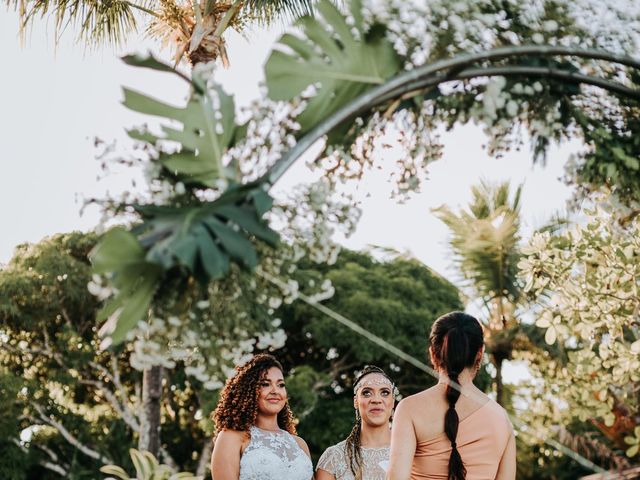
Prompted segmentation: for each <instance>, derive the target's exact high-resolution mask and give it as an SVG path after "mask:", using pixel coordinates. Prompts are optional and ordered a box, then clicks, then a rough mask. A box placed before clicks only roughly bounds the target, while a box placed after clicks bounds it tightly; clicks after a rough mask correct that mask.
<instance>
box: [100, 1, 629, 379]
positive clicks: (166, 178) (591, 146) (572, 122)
mask: <svg viewBox="0 0 640 480" xmlns="http://www.w3.org/2000/svg"><path fill="white" fill-rule="evenodd" d="M637 9H638V6H637V5H635V4H634V3H633V2H620V3H619V4H617V5H616V6H613V7H607V9H606V10H603V9H602V8H601V7H600V6H599V3H596V2H591V1H588V0H584V1H580V2H576V1H572V2H569V1H566V0H540V1H538V2H528V3H526V4H524V3H522V2H515V1H513V2H506V3H505V2H503V1H492V0H487V1H484V2H473V1H458V2H454V3H450V2H439V1H436V2H419V1H412V2H406V1H389V2H386V1H385V2H375V1H369V2H361V1H358V0H353V1H351V2H349V3H348V4H346V5H345V8H344V11H340V10H338V9H337V8H336V7H334V6H333V5H332V4H331V3H329V2H328V1H321V2H320V3H319V4H318V13H319V15H318V17H317V18H311V17H303V18H302V19H301V20H300V21H299V24H298V25H297V27H298V28H297V30H296V31H295V33H291V34H285V35H284V36H283V37H282V38H281V39H280V42H279V44H278V46H277V49H276V51H274V52H273V54H272V55H271V57H270V58H269V60H268V62H267V63H266V65H265V73H266V82H267V87H268V97H269V98H264V99H261V100H259V101H258V103H256V105H255V106H254V108H253V111H252V112H249V114H248V120H247V121H245V122H239V121H238V120H237V116H236V112H235V109H234V106H233V101H232V99H231V98H230V97H229V96H227V95H226V94H225V93H224V92H223V91H222V90H221V89H220V88H219V87H218V86H216V85H215V84H214V83H212V82H211V80H209V79H210V74H209V72H207V71H206V70H205V69H196V70H195V71H194V73H193V76H192V78H186V77H184V76H183V78H185V80H187V82H188V85H189V89H190V94H189V98H188V101H187V103H186V105H185V106H183V107H174V106H170V105H167V104H164V103H163V102H161V101H158V100H155V99H151V98H148V97H146V96H145V95H143V94H140V93H136V92H131V91H125V105H127V106H128V107H129V108H131V109H133V110H136V111H138V112H142V113H147V114H150V115H155V116H160V117H164V118H165V119H168V120H170V123H167V124H166V125H165V126H163V127H162V129H161V131H160V133H158V132H156V133H152V132H150V131H147V130H132V131H131V132H130V135H131V137H132V138H134V139H135V140H136V141H138V142H140V145H142V150H143V151H144V152H146V153H147V157H146V161H147V162H148V163H149V165H151V166H152V167H153V168H152V178H151V185H155V186H156V187H155V188H157V189H158V190H159V191H161V192H164V194H163V196H162V198H156V199H154V198H153V197H148V198H142V199H138V200H136V201H131V202H129V203H128V204H126V205H124V206H122V205H121V206H119V208H120V209H121V210H122V209H124V210H128V212H129V213H131V214H133V215H134V218H135V219H136V221H135V222H134V223H133V224H132V226H131V228H128V229H125V228H119V229H114V230H111V231H110V232H109V233H107V234H106V235H105V236H104V238H103V240H102V241H101V243H100V244H99V245H98V247H97V249H96V250H95V252H94V255H93V261H94V265H95V268H96V272H98V273H99V274H101V275H105V276H106V278H107V279H108V280H109V283H108V285H109V288H113V296H112V297H111V298H110V299H109V300H108V302H107V304H106V306H105V308H104V310H103V314H102V318H103V319H106V320H107V321H106V323H105V326H104V328H103V331H102V333H103V335H104V336H105V338H106V339H107V343H108V342H113V343H115V344H117V343H119V342H122V341H124V340H129V341H133V342H137V344H138V345H140V351H141V352H144V355H141V356H140V357H139V358H143V359H146V360H148V361H150V362H151V363H156V362H157V363H161V362H163V361H167V362H171V361H172V360H171V358H172V355H173V354H171V353H170V351H171V349H172V348H174V346H175V347H176V348H177V349H178V351H179V352H180V353H182V351H183V347H184V345H187V346H189V347H190V348H191V351H192V352H194V355H195V358H197V355H198V354H197V352H198V351H200V350H201V349H216V348H218V347H220V345H216V342H217V340H218V338H216V339H213V340H215V341H211V340H212V339H211V338H208V336H207V335H206V332H208V331H209V329H210V328H214V327H213V325H212V324H206V323H205V322H204V321H203V319H202V318H201V316H200V314H199V313H198V312H199V309H198V305H206V303H200V302H209V303H208V305H211V304H213V302H215V296H214V297H212V296H211V295H210V294H211V293H213V294H219V293H220V290H219V289H218V290H216V288H218V287H215V285H218V283H216V282H220V281H221V279H222V278H223V277H226V276H227V275H229V274H230V272H234V271H235V270H236V268H244V269H245V271H251V270H254V271H256V272H257V273H258V275H256V277H255V278H253V281H249V285H250V287H251V288H256V289H258V290H257V291H256V293H255V294H254V296H255V298H256V299H262V300H263V301H266V302H267V304H266V305H277V304H278V303H279V302H280V301H281V300H282V299H286V300H289V301H290V300H292V299H294V298H295V295H296V290H297V285H296V284H294V283H292V282H289V283H287V278H288V276H289V275H290V272H291V270H290V269H292V268H295V267H294V266H293V265H294V263H295V261H296V260H297V259H299V258H300V255H302V254H304V253H307V254H310V255H311V256H313V257H314V259H315V260H318V261H326V260H331V259H335V252H336V249H335V247H333V246H332V244H331V233H332V231H333V229H335V228H336V225H340V224H343V227H344V228H345V229H346V230H350V229H351V228H352V227H353V225H354V223H355V221H356V220H357V210H353V209H352V208H350V206H349V205H348V203H339V202H332V201H330V200H327V195H328V194H330V193H331V192H332V190H333V184H334V182H336V181H337V180H341V181H342V180H345V181H346V180H350V179H354V178H355V179H361V178H363V176H364V175H366V172H367V171H368V169H369V168H370V167H372V166H374V164H375V163H376V162H378V161H379V159H380V158H381V156H380V155H379V151H380V148H382V147H383V146H381V140H382V139H383V138H384V139H385V140H386V139H387V138H388V137H389V136H393V134H394V133H395V134H397V135H396V136H395V140H394V141H393V143H394V144H395V146H396V147H397V149H398V150H399V151H400V152H401V153H400V155H399V157H400V161H399V162H398V167H399V168H398V169H397V170H396V171H395V172H394V173H393V176H394V178H395V180H396V181H395V185H396V193H397V194H398V195H400V196H402V195H407V194H410V193H411V192H413V191H416V190H417V189H418V188H419V186H420V184H421V181H422V180H423V179H424V177H425V175H426V170H427V167H428V165H429V163H430V162H432V161H434V160H436V159H438V158H439V156H440V152H441V148H442V145H441V144H440V140H439V137H438V135H437V132H438V131H439V128H441V127H444V128H453V127H455V126H457V125H460V124H466V123H468V122H475V123H478V124H481V125H482V126H483V127H484V129H485V132H486V134H487V137H488V140H489V142H488V144H489V149H490V152H491V153H493V154H500V153H501V152H504V151H506V150H508V149H509V148H512V147H519V146H520V145H521V144H522V143H524V142H525V141H530V142H531V145H532V148H533V152H534V160H535V159H544V158H545V153H546V150H547V147H548V146H549V145H550V144H551V143H552V142H562V141H565V140H568V139H573V138H582V139H583V140H584V148H583V150H582V152H581V153H580V154H579V155H578V156H576V157H575V158H574V160H573V163H572V164H571V170H570V172H569V173H570V178H571V179H572V181H573V182H575V183H576V184H577V185H578V186H579V193H581V194H588V193H590V192H592V191H597V190H598V189H600V188H602V187H603V186H607V187H608V188H609V189H610V191H611V192H612V198H614V199H615V201H619V202H622V203H624V204H625V205H627V206H630V208H632V209H635V208H637V205H638V203H639V201H640V193H639V192H640V184H639V183H638V182H639V179H640V175H638V171H640V164H639V163H638V160H637V159H638V153H639V149H640V145H639V144H638V142H639V140H638V138H640V136H639V135H638V130H639V129H638V126H639V125H638V123H637V118H638V115H637V113H638V106H637V100H638V99H639V98H640V92H639V91H638V68H639V67H640V63H639V62H638V61H637V60H636V59H633V58H631V57H629V56H628V55H630V54H631V53H632V52H635V51H636V47H637V40H638V32H639V27H638V23H637V21H636V17H635V16H634V15H635V14H636V13H637ZM126 60H127V61H128V62H129V63H131V64H135V65H139V66H142V67H148V68H153V69H156V70H160V71H173V70H172V69H171V68H170V67H168V66H166V65H164V64H162V63H160V62H158V61H156V60H155V59H153V58H151V57H128V58H127V59H126ZM317 141H321V142H322V143H323V146H324V148H323V149H322V151H321V154H320V155H318V158H317V159H316V160H315V161H314V162H312V163H313V164H314V165H315V166H316V167H318V168H320V169H322V170H321V171H322V172H323V173H324V175H323V180H322V181H321V182H320V183H319V184H316V185H313V186H311V187H310V188H308V189H306V190H304V191H303V192H302V197H300V198H298V199H297V200H293V201H291V202H289V203H286V202H284V203H282V204H281V205H277V206H276V207H275V208H274V207H272V199H271V197H270V196H269V194H268V190H269V188H270V187H271V186H272V185H273V184H274V183H275V182H277V181H278V179H279V178H280V177H281V176H282V174H283V173H284V172H285V171H286V170H287V169H288V168H289V167H290V166H291V165H292V164H293V163H294V162H295V161H296V160H297V159H298V158H299V157H300V156H301V155H302V154H303V153H305V152H307V150H308V149H309V148H310V147H311V146H312V145H314V144H316V142H317ZM343 222H345V223H343ZM276 231H277V232H278V233H279V234H280V235H279V237H280V241H279V242H278V234H276ZM273 246H278V248H277V249H276V250H269V248H270V247H273ZM258 253H260V254H261V255H258ZM274 278H275V279H279V280H280V282H278V284H279V285H281V286H282V285H285V286H286V287H284V288H283V289H282V290H284V291H280V292H278V289H276V288H275V287H273V286H272V284H271V283H269V279H274ZM212 282H213V285H214V287H211V285H212ZM211 288H213V291H212V290H211ZM278 288H280V287H278ZM258 292H260V293H258ZM263 293H264V294H263ZM275 293H278V295H275ZM185 298H186V299H188V300H186V301H185V300H183V299H185ZM269 299H270V300H269ZM194 306H195V308H194ZM207 308H208V307H205V308H204V309H202V310H206V309H207ZM211 321H212V322H213V323H214V324H218V323H219V324H222V323H224V322H225V321H227V319H225V318H221V317H220V316H214V317H213V318H212V320H211ZM229 321H230V322H231V324H233V325H236V322H240V321H241V317H235V318H232V319H231V320H229ZM172 323H173V324H174V325H173V327H175V328H173V327H172V328H167V325H171V324H172ZM275 324H276V325H277V322H275ZM149 325H151V327H149ZM154 325H155V326H154ZM205 325H206V328H205V327H204V326H205ZM215 328H218V327H217V326H216V327H215ZM236 328H238V329H239V332H236ZM274 328H277V327H274ZM173 330H175V331H179V332H180V333H179V334H178V335H175V336H171V337H168V336H167V334H166V332H170V331H173ZM243 331H244V330H243V329H242V327H233V329H232V330H230V331H225V333H224V334H227V333H229V332H231V333H233V334H236V333H240V335H241V336H242V333H241V332H243ZM188 332H196V333H195V334H191V337H193V338H194V339H195V340H194V342H195V344H194V343H192V344H189V343H188V338H189V336H190V334H189V333H188ZM248 332H249V336H250V334H252V333H253V332H251V331H248ZM219 338H220V339H221V341H222V342H224V338H225V337H224V336H223V334H221V336H220V337H219ZM200 342H202V343H200ZM145 348H146V350H145ZM210 351H213V350H210ZM159 352H162V353H161V354H160V353H159ZM237 358H241V356H240V357H237ZM198 365H200V366H196V365H194V370H193V373H194V374H196V373H198V374H201V375H203V376H204V375H205V373H204V372H205V371H207V369H208V368H209V367H208V366H206V365H205V366H202V365H203V363H202V360H199V363H198ZM214 384H215V381H214V383H212V385H214Z"/></svg>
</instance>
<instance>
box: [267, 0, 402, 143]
mask: <svg viewBox="0 0 640 480" xmlns="http://www.w3.org/2000/svg"><path fill="white" fill-rule="evenodd" d="M354 8H355V7H354ZM318 10H319V12H320V14H321V16H322V17H323V18H324V21H325V22H326V23H327V24H328V25H329V26H330V29H331V30H332V31H333V32H335V35H336V36H337V37H338V38H335V37H334V36H333V35H332V34H331V33H329V31H328V29H327V27H326V26H325V24H323V23H322V22H321V21H320V20H318V19H315V18H311V17H304V18H302V19H300V21H299V22H298V25H299V26H300V27H301V28H302V30H303V33H304V37H302V38H296V37H293V36H291V35H284V36H283V37H282V38H281V39H280V42H279V43H280V44H281V45H283V46H285V47H288V48H289V49H290V50H292V53H285V52H283V51H275V52H273V53H272V54H271V56H270V57H269V60H268V61H267V63H266V65H265V76H266V82H267V87H268V90H269V96H270V97H271V98H272V99H274V100H289V99H291V98H294V97H295V96H297V95H299V94H300V93H301V92H302V90H304V89H305V88H306V87H307V86H309V85H316V84H318V83H319V84H320V87H319V89H318V92H317V94H316V95H315V96H314V97H313V98H312V99H311V100H310V101H309V103H308V104H307V107H306V108H305V110H304V111H303V112H302V113H301V114H300V115H299V117H298V118H297V120H298V122H299V123H300V126H301V133H305V132H307V131H309V130H310V129H311V128H313V127H314V126H315V125H317V124H318V123H319V122H320V121H322V120H324V119H325V118H326V117H328V116H329V115H330V114H331V113H333V112H335V111H336V110H338V109H339V108H340V107H342V106H343V105H345V104H347V103H348V102H349V101H351V100H353V99H354V98H356V97H357V96H358V95H360V94H362V93H363V92H365V91H366V90H368V89H370V88H371V87H373V86H375V85H379V84H382V83H383V82H384V81H385V80H386V79H387V78H389V77H391V76H392V75H394V74H395V73H397V72H398V71H399V69H400V60H399V57H398V55H397V54H396V53H395V51H394V49H393V46H392V45H391V43H390V42H389V41H388V40H386V38H385V37H384V36H373V37H371V38H365V39H358V38H356V37H354V36H353V34H352V33H351V29H350V27H349V26H348V24H347V22H346V19H345V17H344V16H343V15H342V14H341V13H340V12H339V11H338V9H337V8H336V7H335V6H333V5H332V4H331V3H330V2H329V1H327V0H322V1H321V2H319V3H318ZM361 36H362V35H361ZM318 48H319V49H321V51H322V54H319V53H317V52H316V49H318Z"/></svg>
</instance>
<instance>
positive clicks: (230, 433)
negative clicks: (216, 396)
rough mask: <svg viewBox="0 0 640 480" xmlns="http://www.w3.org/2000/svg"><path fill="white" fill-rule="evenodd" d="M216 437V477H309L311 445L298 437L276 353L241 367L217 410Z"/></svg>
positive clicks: (257, 479)
mask: <svg viewBox="0 0 640 480" xmlns="http://www.w3.org/2000/svg"><path fill="white" fill-rule="evenodd" d="M213 419H214V422H215V424H216V432H217V435H216V437H215V439H214V442H215V443H214V447H213V454H212V456H211V476H212V478H213V480H310V479H311V478H312V477H313V466H312V463H311V458H310V455H309V448H308V447H307V444H306V443H305V441H304V440H302V439H301V438H300V437H298V436H297V435H296V429H295V424H294V421H293V414H292V413H291V409H290V408H289V403H288V401H287V389H286V387H285V383H284V375H283V368H282V365H281V364H280V362H278V361H277V360H276V359H275V357H273V356H272V355H268V354H259V355H255V356H254V357H253V358H252V359H251V360H250V361H249V362H248V363H246V364H245V365H242V366H238V367H236V374H235V375H234V376H233V377H231V378H230V379H228V380H227V383H226V384H225V386H224V388H223V389H222V392H221V394H220V400H219V401H218V406H217V407H216V410H215V412H214V414H213Z"/></svg>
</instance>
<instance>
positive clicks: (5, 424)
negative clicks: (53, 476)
mask: <svg viewBox="0 0 640 480" xmlns="http://www.w3.org/2000/svg"><path fill="white" fill-rule="evenodd" d="M21 387H22V381H21V379H20V378H19V377H16V376H15V375H13V374H11V373H9V371H8V370H7V369H5V368H2V367H0V409H2V415H1V416H0V449H1V450H2V456H1V457H0V478H10V479H12V480H26V479H27V472H28V471H30V470H31V469H32V468H33V467H34V465H33V463H34V458H33V457H32V456H28V455H25V453H24V452H22V451H21V448H20V446H19V445H18V444H17V442H18V443H19V442H20V438H19V436H20V430H21V425H20V424H21V421H20V415H21V414H22V409H21V408H20V405H19V403H18V402H17V398H18V395H19V392H20V388H21Z"/></svg>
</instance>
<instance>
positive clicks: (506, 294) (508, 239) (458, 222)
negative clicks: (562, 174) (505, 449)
mask: <svg viewBox="0 0 640 480" xmlns="http://www.w3.org/2000/svg"><path fill="white" fill-rule="evenodd" d="M471 192H472V199H471V202H470V203H469V205H468V210H461V211H460V212H459V213H456V212H454V211H453V210H452V209H451V208H450V207H449V206H447V205H443V206H441V207H439V208H437V209H434V213H435V214H436V216H437V217H438V218H439V219H440V220H442V221H443V222H444V223H445V224H446V225H447V227H449V231H450V240H449V245H450V247H451V251H452V252H453V258H454V262H455V265H456V268H457V270H458V272H459V274H460V275H461V277H462V281H463V285H464V287H466V289H467V296H468V297H469V298H471V299H473V300H474V302H477V303H478V304H480V305H482V306H483V307H484V308H483V310H484V315H485V316H484V318H481V320H483V323H484V326H485V330H484V331H485V342H486V351H487V354H488V355H489V358H490V359H491V363H492V365H493V366H494V367H495V369H496V374H495V387H496V397H497V401H498V403H500V404H501V405H504V404H505V403H504V398H503V385H502V364H503V362H504V361H505V360H510V359H511V357H512V350H513V348H514V346H515V337H516V334H517V333H518V331H519V328H518V327H519V319H518V314H517V310H518V307H519V304H520V300H521V292H522V285H521V284H520V281H519V279H518V268H517V264H518V260H519V258H520V251H519V245H518V242H519V240H520V194H521V192H522V186H518V187H517V188H516V190H515V192H514V193H513V196H512V195H511V192H510V185H509V183H508V182H504V183H501V184H499V185H491V184H489V183H488V182H486V181H483V182H481V183H480V184H479V185H476V186H473V187H472V188H471Z"/></svg>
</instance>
